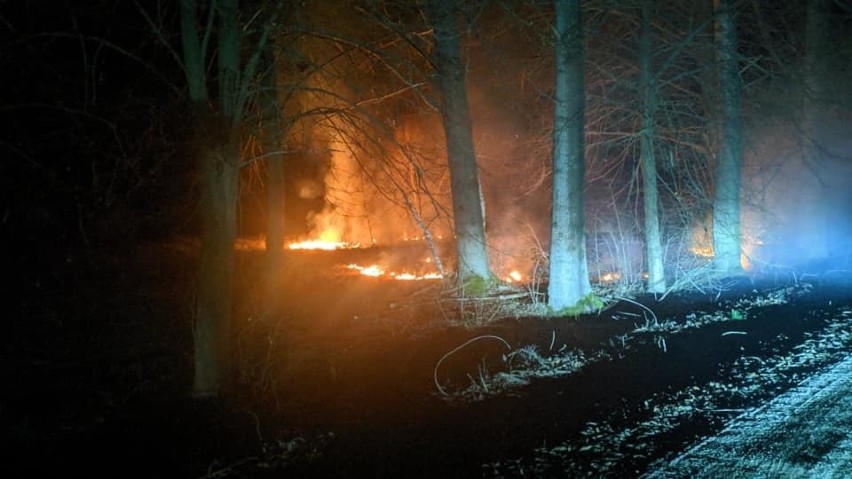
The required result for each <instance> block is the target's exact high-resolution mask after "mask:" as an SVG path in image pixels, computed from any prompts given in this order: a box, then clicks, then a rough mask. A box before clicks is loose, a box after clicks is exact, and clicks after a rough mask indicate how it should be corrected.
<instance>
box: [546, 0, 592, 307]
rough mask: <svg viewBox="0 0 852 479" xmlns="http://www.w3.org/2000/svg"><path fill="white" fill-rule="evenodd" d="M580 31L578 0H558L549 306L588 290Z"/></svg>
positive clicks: (569, 302) (570, 303)
mask: <svg viewBox="0 0 852 479" xmlns="http://www.w3.org/2000/svg"><path fill="white" fill-rule="evenodd" d="M583 50H584V49H583V32H582V23H581V17H580V0H557V1H556V98H555V103H556V108H555V123H554V127H553V212H552V215H553V217H552V224H551V239H550V277H549V284H548V291H547V292H548V305H549V306H550V307H551V308H552V309H554V310H556V311H559V310H562V309H565V308H570V307H575V306H577V305H578V303H580V301H581V300H583V299H584V298H586V297H587V296H588V295H589V294H590V293H591V290H592V288H591V285H590V284H589V272H588V264H587V262H586V240H585V231H584V217H583V214H584V213H583V184H584V175H585V164H584V161H585V157H584V151H583V128H584V121H583V115H584V112H585V85H584V80H583V75H584V61H583V54H584V51H583Z"/></svg>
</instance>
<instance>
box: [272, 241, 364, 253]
mask: <svg viewBox="0 0 852 479" xmlns="http://www.w3.org/2000/svg"><path fill="white" fill-rule="evenodd" d="M287 247H288V248H290V249H319V250H325V251H331V250H335V249H349V248H358V247H359V245H358V244H357V243H355V244H352V243H345V242H343V241H325V240H306V241H299V242H296V243H290V244H289V245H287Z"/></svg>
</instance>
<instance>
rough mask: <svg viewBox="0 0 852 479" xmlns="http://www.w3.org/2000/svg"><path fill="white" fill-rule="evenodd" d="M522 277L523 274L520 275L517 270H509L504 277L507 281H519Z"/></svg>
mask: <svg viewBox="0 0 852 479" xmlns="http://www.w3.org/2000/svg"><path fill="white" fill-rule="evenodd" d="M523 279H524V275H522V274H521V273H520V272H519V271H517V270H515V271H511V272H510V273H509V274H508V275H506V278H505V279H504V280H505V281H506V282H507V283H520V282H521V281H522V280H523Z"/></svg>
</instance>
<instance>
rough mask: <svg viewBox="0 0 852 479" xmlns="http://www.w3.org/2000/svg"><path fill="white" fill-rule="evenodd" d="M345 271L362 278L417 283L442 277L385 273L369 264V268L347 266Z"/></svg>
mask: <svg viewBox="0 0 852 479" xmlns="http://www.w3.org/2000/svg"><path fill="white" fill-rule="evenodd" d="M346 268H347V269H351V270H355V271H358V273H360V274H362V275H364V276H370V277H373V278H386V279H394V280H397V281H419V280H424V279H441V278H442V276H441V274H440V273H424V274H414V273H398V272H396V271H387V270H386V269H385V268H383V267H381V266H379V265H377V264H371V265H369V266H362V265H359V264H349V265H347V266H346Z"/></svg>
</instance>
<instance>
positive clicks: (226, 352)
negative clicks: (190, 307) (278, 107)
mask: <svg viewBox="0 0 852 479" xmlns="http://www.w3.org/2000/svg"><path fill="white" fill-rule="evenodd" d="M201 162H202V164H201V175H202V176H201V178H202V182H201V188H202V198H201V215H202V237H201V245H202V246H201V265H200V269H199V278H198V298H197V303H196V317H195V326H194V330H193V333H194V341H195V358H194V359H195V379H194V382H193V388H192V389H193V395H194V396H196V397H215V396H218V395H219V394H220V393H221V392H222V391H223V390H225V389H227V386H228V383H229V376H230V372H231V348H230V340H231V331H230V323H231V308H232V302H233V299H232V298H233V287H232V281H233V273H234V239H235V238H236V233H237V227H236V225H237V185H238V179H239V166H238V163H239V148H237V145H236V142H235V141H233V140H232V141H228V142H226V143H225V144H223V145H221V146H219V147H218V148H217V149H214V150H211V151H209V152H208V153H206V154H205V155H204V156H203V157H202V158H201Z"/></svg>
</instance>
